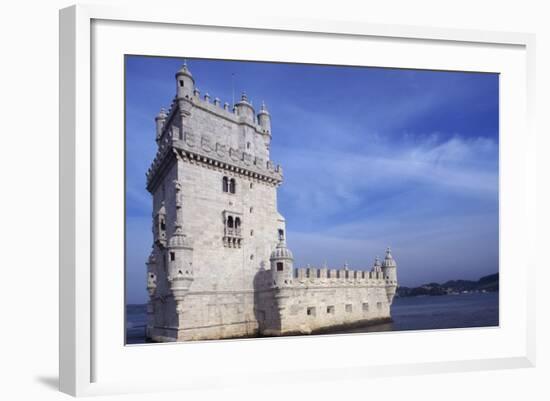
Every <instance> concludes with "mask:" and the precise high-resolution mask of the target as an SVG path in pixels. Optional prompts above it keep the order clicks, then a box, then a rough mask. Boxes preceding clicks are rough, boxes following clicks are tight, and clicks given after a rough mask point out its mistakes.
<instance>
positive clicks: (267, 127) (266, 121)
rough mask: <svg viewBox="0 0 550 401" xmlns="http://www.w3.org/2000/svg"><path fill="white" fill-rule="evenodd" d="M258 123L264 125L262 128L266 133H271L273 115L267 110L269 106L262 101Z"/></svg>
mask: <svg viewBox="0 0 550 401" xmlns="http://www.w3.org/2000/svg"><path fill="white" fill-rule="evenodd" d="M258 124H260V126H261V127H262V130H263V131H264V132H265V133H266V134H271V116H270V114H269V112H268V111H267V107H266V106H265V103H263V102H262V107H261V108H260V112H259V113H258Z"/></svg>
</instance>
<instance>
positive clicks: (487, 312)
mask: <svg viewBox="0 0 550 401" xmlns="http://www.w3.org/2000/svg"><path fill="white" fill-rule="evenodd" d="M60 28H61V39H60V40H61V42H60V45H61V46H60V47H61V56H60V66H61V78H62V79H61V89H60V94H61V105H60V106H61V149H60V154H61V177H60V178H61V211H62V213H61V214H62V215H61V222H60V230H61V238H60V240H61V263H60V288H61V289H60V291H61V292H60V315H61V323H60V333H61V334H60V336H61V339H60V344H61V351H60V353H61V355H60V383H61V389H62V391H65V392H68V393H71V394H74V395H88V394H105V393H113V392H129V391H153V390H167V389H168V390H170V389H174V390H176V389H179V390H185V389H202V388H207V387H208V386H212V385H214V384H213V383H215V386H226V385H231V386H235V385H237V386H239V385H242V386H244V385H246V382H247V381H250V380H255V381H257V383H262V382H265V383H268V382H269V381H271V380H273V379H274V378H276V380H290V381H292V380H311V381H315V380H320V379H323V378H325V379H326V378H338V377H341V376H342V375H347V376H349V375H350V373H351V374H352V375H354V377H358V378H361V377H373V376H377V375H386V374H389V373H390V372H391V374H396V375H398V374H403V373H404V372H407V373H411V372H416V373H422V372H426V373H430V372H438V371H460V370H462V371H464V370H473V369H495V368H505V367H520V366H531V365H532V364H533V361H534V339H533V338H532V336H533V335H534V334H533V324H534V321H533V315H532V310H533V306H534V305H533V303H534V301H533V300H534V298H533V296H534V295H533V283H532V282H531V281H530V280H529V278H530V272H531V270H532V263H533V260H532V257H533V256H532V254H533V253H532V250H531V247H532V245H531V243H532V236H533V235H534V234H533V228H532V227H533V225H532V219H533V215H532V212H531V211H532V206H533V202H534V196H533V193H534V181H533V178H532V177H533V171H534V164H533V160H532V157H531V154H532V152H533V144H534V134H533V133H532V132H531V130H530V112H531V109H532V105H531V102H532V88H533V84H534V75H533V71H532V68H533V67H532V65H533V63H532V57H533V50H532V46H533V43H534V39H533V37H532V36H530V35H524V34H508V33H492V32H475V31H462V30H446V29H428V28H419V27H399V26H378V25H369V24H357V23H351V22H350V23H336V22H328V21H295V20H292V19H290V18H289V19H285V20H279V19H269V18H266V19H255V20H254V21H251V20H250V21H249V20H244V19H243V20H242V21H235V20H231V21H228V20H224V19H223V18H222V17H213V16H208V17H203V16H193V17H185V18H181V19H180V18H179V17H174V14H171V13H168V12H167V13H166V14H164V13H163V12H160V11H158V12H157V14H154V15H152V14H150V13H148V10H142V9H138V8H136V9H132V10H128V9H124V10H119V9H111V8H104V7H96V6H85V7H84V6H77V7H71V8H68V9H65V10H62V11H61V20H60ZM526 77H527V78H526ZM319 350H322V352H320V351H319ZM265 361H269V363H265ZM213 362H214V363H213ZM144 365H147V366H162V367H163V368H162V369H143V368H142V367H143V366H144Z"/></svg>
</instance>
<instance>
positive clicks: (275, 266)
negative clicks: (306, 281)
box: [269, 237, 294, 288]
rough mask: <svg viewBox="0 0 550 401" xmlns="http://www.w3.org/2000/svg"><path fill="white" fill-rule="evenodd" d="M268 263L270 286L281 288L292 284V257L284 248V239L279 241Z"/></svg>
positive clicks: (288, 250)
mask: <svg viewBox="0 0 550 401" xmlns="http://www.w3.org/2000/svg"><path fill="white" fill-rule="evenodd" d="M269 261H270V262H271V276H272V278H273V283H272V285H273V286H274V287H279V288H281V287H284V286H288V285H290V284H292V276H293V274H292V272H293V262H294V256H293V255H292V252H290V249H288V248H287V247H286V244H285V241H284V238H282V237H281V238H280V239H279V243H278V244H277V247H276V248H275V249H274V250H273V252H271V256H270V258H269Z"/></svg>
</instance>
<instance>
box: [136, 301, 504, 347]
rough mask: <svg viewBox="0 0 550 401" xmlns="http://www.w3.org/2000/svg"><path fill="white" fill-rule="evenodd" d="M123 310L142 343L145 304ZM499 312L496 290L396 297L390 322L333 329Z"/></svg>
mask: <svg viewBox="0 0 550 401" xmlns="http://www.w3.org/2000/svg"><path fill="white" fill-rule="evenodd" d="M126 312H127V319H128V325H127V326H128V327H127V330H126V335H127V343H128V344H140V343H144V342H145V321H146V307H145V305H128V306H127V308H126ZM498 316H499V313H498V292H490V293H475V294H461V295H443V296H424V297H405V298H395V299H394V301H393V305H392V318H393V322H392V323H384V324H378V325H374V326H366V327H358V328H353V329H347V330H341V331H339V330H335V331H334V332H333V333H367V332H380V331H401V330H429V329H450V328H464V327H488V326H498V324H499V320H498Z"/></svg>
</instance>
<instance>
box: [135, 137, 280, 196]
mask: <svg viewBox="0 0 550 401" xmlns="http://www.w3.org/2000/svg"><path fill="white" fill-rule="evenodd" d="M211 141H212V139H211V137H210V136H208V135H201V136H200V137H198V136H196V135H195V134H193V133H190V132H187V133H186V134H185V135H184V138H183V139H179V138H177V139H175V138H168V137H165V138H164V140H163V142H162V144H160V145H159V148H158V151H157V154H156V155H155V158H154V159H153V162H152V163H151V166H150V167H149V169H148V170H147V173H146V178H147V187H148V188H150V187H152V186H153V185H152V184H153V181H154V179H155V177H156V175H157V174H158V172H159V171H160V170H161V169H162V166H163V164H164V162H165V161H166V159H167V155H168V154H170V149H173V151H172V154H174V155H176V157H179V158H181V159H182V160H184V161H189V162H191V163H201V164H204V165H208V166H209V167H210V168H218V169H220V170H228V171H232V172H234V173H236V174H241V175H244V176H249V177H250V178H252V179H256V180H260V181H265V182H267V183H269V184H273V185H279V184H280V183H281V182H282V181H283V169H282V167H281V166H280V165H274V164H273V162H272V161H271V160H265V159H263V158H261V157H258V156H253V155H252V154H250V153H248V152H246V151H244V150H241V149H235V148H231V147H227V146H226V145H224V144H222V143H219V142H214V143H212V142H211Z"/></svg>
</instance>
